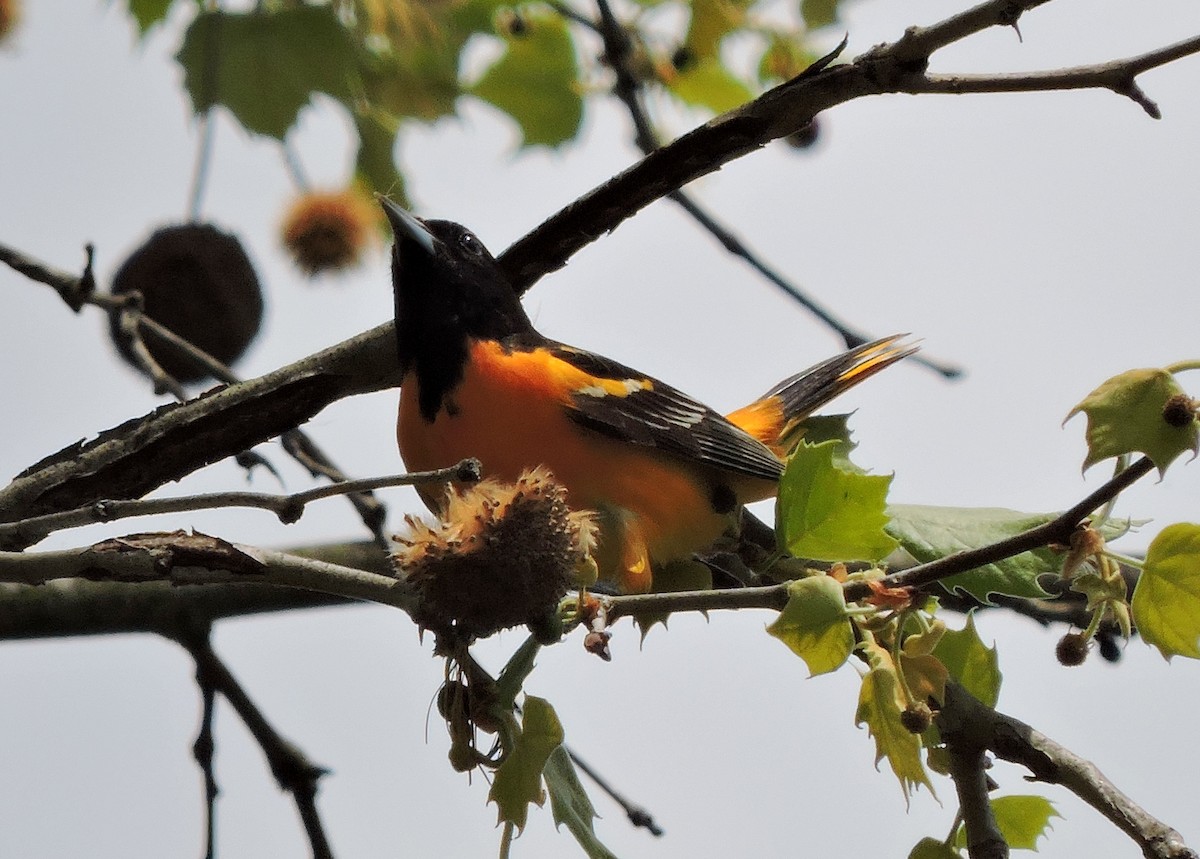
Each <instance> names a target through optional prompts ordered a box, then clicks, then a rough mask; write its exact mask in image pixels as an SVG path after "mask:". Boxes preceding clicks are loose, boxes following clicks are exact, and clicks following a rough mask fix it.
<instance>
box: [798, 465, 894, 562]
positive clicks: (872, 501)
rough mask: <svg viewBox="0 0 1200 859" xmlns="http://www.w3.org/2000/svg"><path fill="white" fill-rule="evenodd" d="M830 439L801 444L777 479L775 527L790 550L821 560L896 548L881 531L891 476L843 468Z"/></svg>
mask: <svg viewBox="0 0 1200 859" xmlns="http://www.w3.org/2000/svg"><path fill="white" fill-rule="evenodd" d="M839 449H840V448H839V443H838V442H836V441H827V442H822V443H821V444H816V445H812V444H807V443H801V444H800V446H799V447H798V448H797V449H796V452H795V453H794V454H793V455H792V456H791V458H790V459H789V460H788V464H787V468H786V469H785V471H784V474H783V478H782V479H781V480H780V483H779V501H778V503H777V505H776V508H775V527H776V529H777V531H778V535H779V541H780V544H781V545H782V546H783V547H784V548H786V549H787V550H788V551H789V552H791V553H792V554H793V555H795V556H797V557H801V558H814V559H817V560H824V561H878V560H881V559H882V558H884V557H886V556H887V555H888V553H889V552H891V551H892V550H893V549H894V548H896V545H897V544H896V541H895V540H894V539H893V538H892V537H890V536H888V535H887V534H886V533H885V532H884V526H885V525H886V524H887V521H888V517H887V514H886V513H885V512H884V508H885V506H886V503H887V491H888V486H889V485H890V484H891V482H892V478H891V475H888V476H878V475H868V474H861V473H858V472H856V471H849V470H846V469H844V468H842V467H840V466H839V464H838V463H837V462H835V461H834V454H835V453H836V452H838V450H839Z"/></svg>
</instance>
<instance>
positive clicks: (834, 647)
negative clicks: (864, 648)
mask: <svg viewBox="0 0 1200 859" xmlns="http://www.w3.org/2000/svg"><path fill="white" fill-rule="evenodd" d="M767 632H768V633H770V634H771V635H773V636H775V638H778V639H779V640H780V641H782V642H783V643H784V644H786V645H787V646H788V647H789V648H791V650H792V652H793V653H795V654H796V655H797V656H799V657H800V658H801V659H803V660H804V662H805V664H806V665H807V666H808V670H809V674H810V676H814V677H815V676H816V675H818V674H825V673H828V672H830V671H834V670H836V669H838V668H840V667H841V665H842V663H844V662H845V661H846V660H847V659H848V658H849V657H850V652H851V651H852V650H853V649H854V630H853V629H851V627H850V620H849V616H848V615H847V614H846V600H845V597H844V596H843V595H842V586H841V584H840V583H839V582H838V581H837V580H835V579H833V578H831V577H830V576H810V577H808V578H806V579H799V580H797V581H794V582H792V583H791V584H790V585H788V601H787V605H785V606H784V607H783V611H781V612H780V613H779V617H777V618H775V620H774V622H772V623H771V625H770V626H768V627H767Z"/></svg>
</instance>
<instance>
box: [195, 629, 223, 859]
mask: <svg viewBox="0 0 1200 859" xmlns="http://www.w3.org/2000/svg"><path fill="white" fill-rule="evenodd" d="M203 634H204V635H205V636H207V635H208V634H209V633H208V629H207V628H206V629H205V631H204V633H203ZM196 685H197V686H199V687H200V701H201V712H200V731H199V733H198V734H197V735H196V742H195V744H194V745H193V746H192V755H193V757H195V758H196V763H197V764H199V765H200V771H201V772H202V773H203V774H204V832H205V836H204V843H205V850H204V856H205V859H215V857H216V855H217V795H218V794H219V792H220V791H219V789H218V787H217V777H216V771H215V769H214V757H215V756H214V752H215V751H216V742H215V740H214V739H213V719H214V716H215V715H216V707H215V704H216V695H217V689H216V687H215V686H214V685H213V683H212V677H211V676H210V673H209V672H207V671H205V670H203V669H202V667H201V665H200V663H199V661H197V662H196Z"/></svg>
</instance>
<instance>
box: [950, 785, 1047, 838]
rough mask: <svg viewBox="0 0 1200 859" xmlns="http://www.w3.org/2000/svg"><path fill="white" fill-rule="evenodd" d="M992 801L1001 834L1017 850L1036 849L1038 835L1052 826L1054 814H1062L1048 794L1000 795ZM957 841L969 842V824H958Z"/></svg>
mask: <svg viewBox="0 0 1200 859" xmlns="http://www.w3.org/2000/svg"><path fill="white" fill-rule="evenodd" d="M989 802H990V803H991V806H992V814H993V815H994V816H995V818H996V826H997V827H998V828H999V830H1000V834H1001V835H1003V836H1004V840H1005V841H1006V842H1008V846H1009V847H1011V848H1013V849H1014V850H1035V851H1036V850H1037V842H1038V839H1039V838H1041V837H1042V836H1043V835H1047V834H1048V833H1047V832H1046V830H1048V829H1051V828H1052V827H1051V826H1050V818H1052V817H1058V818H1061V817H1062V815H1061V814H1059V813H1058V811H1057V810H1056V809H1055V808H1054V803H1052V802H1050V800H1048V799H1046V797H1044V796H1037V795H1018V796H997V797H994V798H992V799H991V800H989ZM954 843H955V845H956V846H958V847H964V848H965V847H966V846H967V830H966V827H965V826H959V827H958V832H957V833H955V836H954Z"/></svg>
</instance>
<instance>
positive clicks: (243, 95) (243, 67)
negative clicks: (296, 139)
mask: <svg viewBox="0 0 1200 859" xmlns="http://www.w3.org/2000/svg"><path fill="white" fill-rule="evenodd" d="M176 59H178V60H179V64H180V65H181V66H183V71H184V86H185V87H186V88H187V91H188V94H189V95H190V96H191V97H192V106H193V107H194V109H195V111H196V113H203V112H205V111H206V110H208V109H209V108H211V107H213V106H215V105H224V106H225V107H227V108H229V110H230V111H232V112H233V115H234V116H235V117H236V118H237V120H238V122H240V123H241V124H242V126H243V127H244V128H246V129H247V130H248V131H253V132H255V133H258V134H266V135H269V136H271V137H277V138H280V139H283V136H284V134H286V133H287V130H288V129H289V128H291V126H292V124H293V123H294V122H295V121H296V117H297V115H298V114H299V113H300V109H301V108H303V107H304V106H305V105H306V104H308V102H309V99H310V98H311V97H312V95H313V94H314V93H317V92H323V93H327V94H329V95H331V96H333V97H334V98H336V99H338V100H339V101H342V102H344V103H347V104H348V103H350V101H351V99H352V89H353V87H352V84H353V82H354V81H356V80H357V77H358V71H357V67H356V65H355V56H354V47H353V44H352V42H351V39H350V34H349V32H348V31H347V30H346V28H345V27H343V26H342V24H341V22H340V21H339V20H338V17H337V15H336V13H335V12H334V11H333V9H332V7H329V6H305V5H298V6H294V7H289V8H285V9H280V10H279V11H273V12H263V11H254V12H246V13H235V12H221V11H210V12H202V13H201V14H199V15H197V16H196V20H194V21H193V22H192V25H191V26H190V27H188V30H187V33H186V34H184V37H183V46H182V47H181V48H180V49H179V53H178V55H177V56H176Z"/></svg>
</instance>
